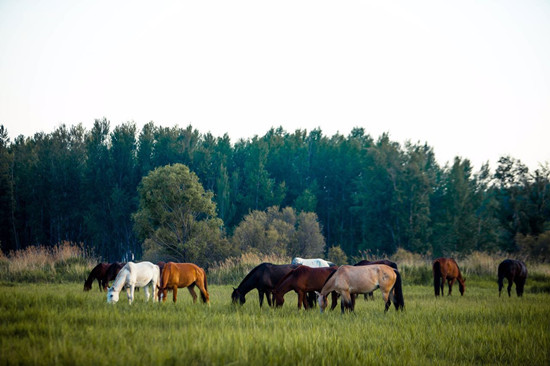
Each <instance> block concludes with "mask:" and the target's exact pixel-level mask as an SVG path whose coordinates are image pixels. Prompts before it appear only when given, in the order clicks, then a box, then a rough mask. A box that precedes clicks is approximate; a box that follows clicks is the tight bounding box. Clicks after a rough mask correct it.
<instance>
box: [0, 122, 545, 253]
mask: <svg viewBox="0 0 550 366" xmlns="http://www.w3.org/2000/svg"><path fill="white" fill-rule="evenodd" d="M172 164H184V165H186V166H187V167H188V168H189V170H190V171H191V172H193V173H195V174H196V175H197V177H198V178H199V181H200V182H201V184H202V186H203V188H204V190H205V191H206V192H211V194H212V197H211V199H212V201H213V202H214V203H215V204H216V215H217V218H219V219H220V220H222V221H223V224H222V225H220V227H221V226H223V227H224V229H225V230H226V232H227V234H228V235H229V237H230V236H231V235H232V234H233V233H234V232H235V231H236V230H237V227H239V226H240V225H241V224H242V223H243V220H244V218H245V217H246V216H247V215H249V214H251V213H252V212H254V211H258V212H266V211H267V210H268V209H269V208H270V207H273V206H278V207H285V208H286V207H292V208H293V209H294V210H295V216H296V221H297V222H299V221H300V214H301V213H302V212H306V213H315V214H316V217H317V220H316V221H318V224H319V227H320V231H321V233H322V235H323V237H324V241H325V243H326V244H325V246H326V247H332V246H335V245H339V246H340V247H341V248H342V250H343V251H344V252H345V254H346V255H347V256H348V257H350V258H352V257H356V256H358V255H360V253H362V252H364V251H370V252H372V253H380V254H381V255H392V254H393V253H395V252H396V251H397V249H398V248H404V249H406V250H408V251H411V252H415V253H419V254H427V253H431V254H433V255H434V256H439V255H448V254H450V253H460V254H469V253H472V252H474V251H487V252H498V251H504V252H508V253H514V254H515V255H524V254H523V253H520V251H521V252H523V251H528V252H529V251H530V250H531V249H532V247H531V246H530V245H527V244H526V242H525V240H523V238H524V236H525V239H526V240H527V239H529V240H531V239H530V238H532V239H533V240H535V241H537V240H539V239H536V238H538V237H539V236H541V235H543V234H544V233H545V232H546V231H548V230H550V169H549V167H548V164H547V163H546V164H544V165H541V166H540V167H539V168H538V169H536V170H534V171H530V170H529V169H527V167H526V166H525V165H523V164H522V163H521V162H520V161H519V160H516V159H514V158H512V157H508V156H504V157H502V158H501V159H500V160H499V162H498V164H497V166H496V167H489V166H488V165H485V166H483V167H482V168H481V169H480V171H478V172H475V171H474V170H473V167H472V166H471V164H470V162H469V161H468V159H465V158H459V157H457V158H455V159H454V160H453V161H452V162H450V163H449V164H445V165H444V166H439V165H438V164H437V161H436V156H435V153H434V151H433V149H432V148H431V147H430V146H429V145H428V144H426V143H424V144H421V143H411V142H406V143H404V144H400V143H398V142H395V141H392V140H391V139H390V136H389V135H388V134H383V135H381V136H379V137H378V138H376V139H375V138H373V137H372V136H370V135H369V134H368V133H367V132H366V131H365V130H364V129H362V128H356V129H353V130H352V131H351V132H350V133H349V135H347V136H344V135H341V134H335V135H333V136H325V135H323V133H322V131H321V130H319V129H314V130H312V131H305V130H296V131H294V132H292V133H289V132H286V131H285V130H283V129H282V128H275V129H271V130H269V131H268V132H267V133H266V134H265V135H263V136H254V137H253V138H251V139H246V140H239V141H237V142H236V143H231V141H230V139H229V137H228V136H227V135H224V136H222V137H213V136H212V135H211V134H209V133H206V134H201V133H199V131H197V130H195V129H193V128H192V127H191V126H188V127H185V128H181V127H178V126H174V127H161V126H157V125H155V124H154V123H153V122H150V123H148V124H146V125H145V126H144V127H143V128H142V129H141V131H137V129H136V126H135V124H133V123H125V124H122V125H119V126H115V127H114V128H111V124H110V122H109V121H108V120H106V119H98V120H96V121H95V123H94V126H93V127H92V129H91V130H86V129H85V128H84V127H83V126H82V125H80V124H79V125H76V126H71V127H67V126H65V125H62V126H60V127H58V128H57V129H56V130H55V131H53V132H52V133H49V134H46V133H36V134H35V135H34V136H31V137H24V136H19V137H17V138H15V139H14V140H13V141H10V140H9V139H8V134H7V131H6V130H5V129H4V128H3V127H2V126H0V246H1V249H2V250H3V251H4V252H9V251H12V250H17V249H22V248H26V247H28V246H31V245H39V244H40V245H44V246H47V247H53V246H55V245H56V243H58V242H60V241H61V240H69V241H72V242H79V243H85V245H86V247H87V248H89V249H92V250H93V251H94V252H95V253H97V254H98V255H99V256H101V257H102V258H103V259H104V260H107V261H114V260H127V259H129V258H132V255H134V256H135V258H142V248H143V246H142V244H143V242H142V238H141V237H138V236H137V235H136V233H135V232H134V230H133V221H132V214H133V213H135V212H136V211H137V209H138V203H139V195H138V190H137V187H138V184H139V182H140V181H141V179H142V178H143V177H144V176H147V174H149V172H151V171H153V170H154V169H156V168H158V167H163V166H167V165H172ZM283 221H284V220H283ZM306 221H307V222H310V223H311V222H313V221H311V220H306ZM281 224H282V223H281ZM203 229H204V230H206V232H211V231H210V229H209V228H203ZM283 229H284V228H283V227H277V230H276V231H273V232H271V233H270V235H271V234H275V233H277V235H280V233H279V230H283ZM518 234H520V235H518ZM272 239H273V238H272ZM282 239H284V240H286V239H285V238H284V237H282ZM209 240H213V239H209ZM315 241H316V242H318V240H315ZM538 242H544V240H542V241H540V240H539V241H538ZM294 243H295V242H294ZM267 244H268V247H266V248H265V250H266V252H271V251H272V250H271V249H269V247H270V246H271V247H274V248H275V249H273V251H279V253H283V250H286V251H287V253H289V254H290V253H295V252H296V253H298V252H300V251H303V250H304V249H307V248H311V247H312V246H311V245H310V244H307V245H306V246H305V247H303V246H302V247H300V246H299V245H298V244H297V245H298V246H296V247H294V246H291V247H290V248H289V247H288V245H290V244H289V242H285V243H284V245H283V244H279V245H275V244H273V243H271V244H269V243H267ZM262 250H263V249H262ZM198 252H203V250H202V249H199V250H198ZM235 254H238V253H226V254H224V255H235ZM193 255H195V254H193ZM216 255H217V254H216ZM525 255H534V253H531V254H530V253H525ZM148 256H149V257H150V258H152V257H155V256H157V257H159V258H160V257H162V253H160V252H158V251H155V250H153V249H149V251H148ZM201 260H202V261H213V260H216V261H217V260H219V258H212V259H204V258H203V259H201Z"/></svg>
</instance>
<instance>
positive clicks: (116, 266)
mask: <svg viewBox="0 0 550 366" xmlns="http://www.w3.org/2000/svg"><path fill="white" fill-rule="evenodd" d="M125 265H126V263H121V262H114V263H111V264H109V268H107V272H106V273H105V282H104V284H103V289H104V290H105V291H107V289H108V288H109V281H113V280H114V279H115V278H116V276H117V275H118V272H120V270H121V269H122V268H123V267H124V266H125Z"/></svg>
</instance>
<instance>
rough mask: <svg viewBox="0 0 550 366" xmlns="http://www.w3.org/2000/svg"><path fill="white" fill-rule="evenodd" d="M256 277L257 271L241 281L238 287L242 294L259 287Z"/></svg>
mask: <svg viewBox="0 0 550 366" xmlns="http://www.w3.org/2000/svg"><path fill="white" fill-rule="evenodd" d="M256 277H257V273H256V272H255V273H252V274H250V275H248V276H246V277H245V278H244V279H243V280H242V281H241V283H240V284H239V286H238V287H237V290H238V291H239V293H240V294H241V295H242V296H244V295H246V294H247V293H249V292H250V291H252V290H254V289H255V288H256V287H257V285H256V282H257V281H256Z"/></svg>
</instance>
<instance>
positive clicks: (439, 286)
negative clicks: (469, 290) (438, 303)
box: [432, 258, 466, 296]
mask: <svg viewBox="0 0 550 366" xmlns="http://www.w3.org/2000/svg"><path fill="white" fill-rule="evenodd" d="M432 270H433V275H434V291H435V296H439V290H441V295H442V296H443V286H444V285H445V281H447V282H448V284H449V295H451V292H452V291H453V284H454V283H455V281H456V280H458V290H459V291H460V295H464V291H465V290H466V283H465V282H466V279H465V278H463V277H462V274H461V273H460V269H459V268H458V264H456V261H455V260H454V259H453V258H437V259H436V260H434V261H433V264H432Z"/></svg>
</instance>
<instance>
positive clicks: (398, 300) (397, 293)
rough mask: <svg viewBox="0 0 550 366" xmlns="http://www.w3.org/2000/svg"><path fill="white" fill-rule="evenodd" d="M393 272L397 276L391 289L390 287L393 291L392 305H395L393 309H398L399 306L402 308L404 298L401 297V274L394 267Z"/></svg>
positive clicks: (403, 307)
mask: <svg viewBox="0 0 550 366" xmlns="http://www.w3.org/2000/svg"><path fill="white" fill-rule="evenodd" d="M394 272H395V274H396V275H397V277H396V278H395V283H394V284H393V289H392V290H393V291H394V294H393V297H394V302H393V305H395V310H399V308H401V310H404V309H405V299H404V298H403V284H402V281H401V274H400V273H399V271H397V270H396V269H394Z"/></svg>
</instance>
